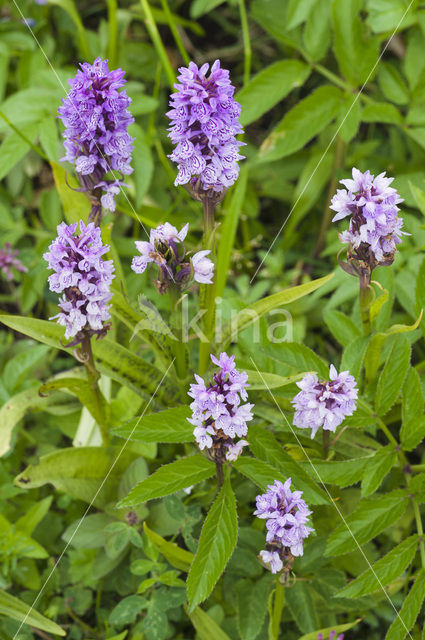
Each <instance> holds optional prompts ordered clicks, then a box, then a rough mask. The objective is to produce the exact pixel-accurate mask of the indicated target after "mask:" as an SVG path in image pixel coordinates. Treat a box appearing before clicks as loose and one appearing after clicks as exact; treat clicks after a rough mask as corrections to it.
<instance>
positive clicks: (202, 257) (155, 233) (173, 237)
mask: <svg viewBox="0 0 425 640" xmlns="http://www.w3.org/2000/svg"><path fill="white" fill-rule="evenodd" d="M188 229H189V223H187V224H185V225H184V227H183V228H182V229H181V230H180V231H177V229H176V227H173V225H172V224H170V223H169V222H166V223H165V224H161V225H159V226H158V227H157V228H156V229H151V232H150V235H149V242H147V241H136V243H135V244H136V248H137V249H138V251H139V252H140V256H135V257H134V258H133V261H132V264H131V268H132V269H133V271H135V272H136V273H143V272H144V271H145V270H146V267H147V266H148V264H149V263H150V262H153V263H155V264H156V265H157V266H158V279H157V280H156V282H155V286H156V287H157V289H158V291H159V293H162V294H163V293H165V291H166V290H167V287H168V286H169V285H170V284H175V285H176V286H178V287H180V288H181V287H182V286H183V285H184V284H186V283H187V282H189V281H190V280H192V279H194V280H195V281H196V282H200V283H205V284H212V277H213V275H214V263H213V262H212V261H211V260H210V259H209V258H207V256H208V255H209V254H210V253H211V252H210V251H209V250H205V251H198V252H197V253H195V255H194V256H192V257H189V256H188V255H187V254H186V251H185V247H184V244H183V241H184V239H185V238H186V235H187V232H188Z"/></svg>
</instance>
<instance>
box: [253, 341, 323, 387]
mask: <svg viewBox="0 0 425 640" xmlns="http://www.w3.org/2000/svg"><path fill="white" fill-rule="evenodd" d="M264 351H265V353H266V354H267V355H268V356H269V357H270V358H271V359H273V360H275V361H276V362H282V363H283V364H288V365H289V366H291V367H293V368H294V369H296V370H297V371H315V372H316V373H317V374H318V375H319V376H320V377H321V378H327V377H328V376H329V365H327V364H326V362H325V361H324V360H322V358H319V356H318V355H317V354H316V353H314V351H312V350H311V349H309V347H306V346H305V345H303V344H299V343H298V342H281V343H280V344H273V345H271V346H270V347H266V348H265V349H264Z"/></svg>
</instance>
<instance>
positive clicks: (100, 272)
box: [44, 221, 114, 345]
mask: <svg viewBox="0 0 425 640" xmlns="http://www.w3.org/2000/svg"><path fill="white" fill-rule="evenodd" d="M79 226H80V234H79V235H78V234H77V235H75V232H76V230H77V227H78V223H76V222H75V223H74V224H71V225H66V224H65V222H62V223H61V224H60V225H59V226H58V228H57V232H58V237H57V238H56V239H55V240H54V241H53V242H52V244H51V245H50V247H49V251H48V252H47V253H45V254H44V259H45V260H46V261H47V263H48V265H49V268H50V269H53V271H54V273H53V274H52V275H51V276H49V287H50V290H51V291H54V292H56V293H62V294H63V296H62V299H61V301H60V303H59V307H60V309H61V312H60V313H58V314H57V315H56V316H53V318H51V319H54V318H57V320H58V322H59V324H61V325H64V326H65V338H67V339H68V338H75V340H74V341H73V343H72V344H73V345H74V344H78V343H79V342H81V340H82V338H83V337H84V336H85V335H86V336H87V335H89V336H91V335H97V336H98V337H99V336H102V335H104V334H105V333H106V331H107V329H108V328H109V327H108V325H107V322H108V320H110V317H111V315H110V313H109V308H110V305H108V303H109V301H110V300H111V297H112V294H111V292H110V286H111V283H112V279H113V278H114V275H113V274H114V265H113V262H112V260H103V258H102V256H103V255H104V254H105V253H107V252H108V251H109V246H107V245H104V244H103V243H102V239H101V237H100V228H99V227H95V225H94V223H93V222H89V223H88V224H87V226H86V225H85V224H84V222H82V221H80V223H79Z"/></svg>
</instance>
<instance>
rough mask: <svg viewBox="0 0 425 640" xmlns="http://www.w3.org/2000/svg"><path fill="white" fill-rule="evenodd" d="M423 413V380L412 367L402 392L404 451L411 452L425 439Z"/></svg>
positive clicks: (402, 439)
mask: <svg viewBox="0 0 425 640" xmlns="http://www.w3.org/2000/svg"><path fill="white" fill-rule="evenodd" d="M423 413H424V396H423V392H422V385H421V380H420V377H419V374H418V372H417V371H416V369H414V368H413V367H411V368H410V369H409V371H408V374H407V376H406V380H405V381H404V385H403V390H402V405H401V415H402V424H401V430H400V438H401V444H402V447H403V449H404V451H411V450H412V449H414V448H415V447H417V445H418V444H419V443H420V442H421V440H422V439H423V438H424V437H425V421H424V415H423Z"/></svg>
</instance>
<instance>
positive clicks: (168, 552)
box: [143, 522, 194, 572]
mask: <svg viewBox="0 0 425 640" xmlns="http://www.w3.org/2000/svg"><path fill="white" fill-rule="evenodd" d="M143 529H144V531H145V533H146V535H147V537H148V539H149V540H150V542H151V543H152V544H153V545H154V546H155V547H156V548H157V549H158V551H160V553H162V555H163V556H164V558H166V559H167V560H168V562H169V563H170V564H171V566H173V567H176V569H180V571H186V572H187V571H189V567H190V565H191V563H192V561H193V558H194V555H193V553H190V551H186V549H181V547H179V546H177V545H176V543H175V542H169V541H168V540H165V539H164V538H163V537H162V536H160V535H158V534H157V533H155V531H152V529H149V527H148V525H147V524H146V522H144V523H143Z"/></svg>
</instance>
